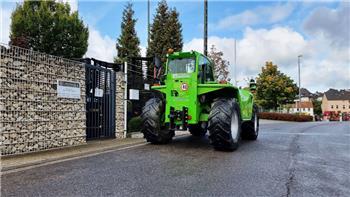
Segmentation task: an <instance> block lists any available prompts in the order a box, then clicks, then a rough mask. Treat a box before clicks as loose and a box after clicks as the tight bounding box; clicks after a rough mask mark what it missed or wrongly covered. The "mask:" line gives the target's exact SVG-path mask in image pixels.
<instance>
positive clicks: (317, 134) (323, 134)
mask: <svg viewBox="0 0 350 197" xmlns="http://www.w3.org/2000/svg"><path fill="white" fill-rule="evenodd" d="M259 134H263V135H264V134H272V135H273V134H281V135H309V136H338V137H339V136H346V137H350V134H347V133H334V134H332V133H290V132H261V133H259Z"/></svg>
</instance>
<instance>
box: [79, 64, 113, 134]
mask: <svg viewBox="0 0 350 197" xmlns="http://www.w3.org/2000/svg"><path fill="white" fill-rule="evenodd" d="M85 65H86V139H87V140H91V139H99V138H114V137H115V72H114V71H113V70H110V69H107V68H103V67H100V66H95V65H90V64H85Z"/></svg>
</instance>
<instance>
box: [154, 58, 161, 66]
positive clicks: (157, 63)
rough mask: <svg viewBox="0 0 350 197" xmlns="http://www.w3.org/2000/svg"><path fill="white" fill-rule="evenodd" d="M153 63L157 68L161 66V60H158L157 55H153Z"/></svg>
mask: <svg viewBox="0 0 350 197" xmlns="http://www.w3.org/2000/svg"><path fill="white" fill-rule="evenodd" d="M154 65H155V66H156V68H157V69H159V68H160V67H162V62H161V61H160V59H159V57H158V56H155V57H154Z"/></svg>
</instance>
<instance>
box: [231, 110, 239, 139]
mask: <svg viewBox="0 0 350 197" xmlns="http://www.w3.org/2000/svg"><path fill="white" fill-rule="evenodd" d="M238 128H239V125H238V115H237V113H233V115H232V118H231V136H232V139H233V141H234V142H237V141H238Z"/></svg>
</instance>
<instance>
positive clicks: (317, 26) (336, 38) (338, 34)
mask: <svg viewBox="0 0 350 197" xmlns="http://www.w3.org/2000/svg"><path fill="white" fill-rule="evenodd" d="M303 27H304V30H305V31H306V32H307V33H308V34H309V35H311V36H317V37H326V38H327V39H329V40H331V41H332V44H336V45H339V46H345V47H348V46H349V45H350V33H349V29H350V3H349V2H343V3H342V4H341V5H340V7H339V8H337V9H330V8H326V7H321V8H317V9H316V10H314V11H313V12H312V13H311V14H310V16H309V17H308V18H307V19H306V21H305V23H304V25H303Z"/></svg>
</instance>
